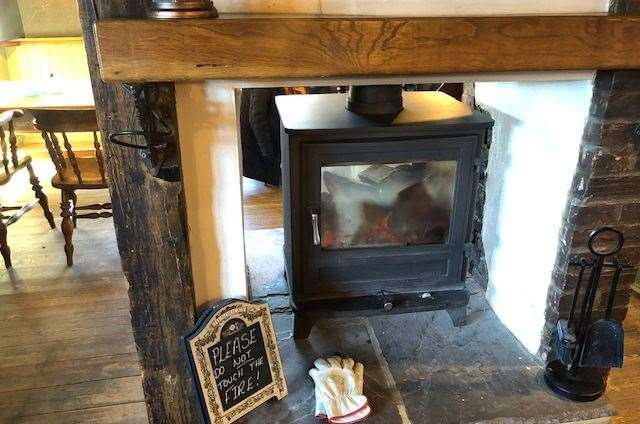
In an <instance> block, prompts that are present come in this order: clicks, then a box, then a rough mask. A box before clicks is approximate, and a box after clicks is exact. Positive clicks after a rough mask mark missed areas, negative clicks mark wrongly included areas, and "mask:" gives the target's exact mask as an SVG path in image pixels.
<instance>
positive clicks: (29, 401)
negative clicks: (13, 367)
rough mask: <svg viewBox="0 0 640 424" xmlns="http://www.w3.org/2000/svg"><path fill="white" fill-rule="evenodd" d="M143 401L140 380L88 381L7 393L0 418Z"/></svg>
mask: <svg viewBox="0 0 640 424" xmlns="http://www.w3.org/2000/svg"><path fill="white" fill-rule="evenodd" d="M143 400H144V396H143V394H142V387H141V385H140V377H139V376H134V377H123V378H114V379H107V380H99V381H89V382H83V383H77V384H67V385H64V386H55V387H46V388H41V389H29V390H19V391H14V392H6V393H3V394H2V397H0V419H4V420H15V419H16V418H18V417H23V416H30V415H39V414H49V413H53V412H65V411H75V410H80V409H87V408H96V407H101V406H111V405H118V404H122V403H131V402H140V401H143Z"/></svg>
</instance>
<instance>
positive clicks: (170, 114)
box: [108, 83, 180, 181]
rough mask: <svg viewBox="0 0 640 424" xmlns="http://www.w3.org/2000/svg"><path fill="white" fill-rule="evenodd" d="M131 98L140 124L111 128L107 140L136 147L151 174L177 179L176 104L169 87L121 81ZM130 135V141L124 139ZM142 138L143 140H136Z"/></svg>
mask: <svg viewBox="0 0 640 424" xmlns="http://www.w3.org/2000/svg"><path fill="white" fill-rule="evenodd" d="M123 86H124V88H125V90H126V91H127V92H128V93H129V94H131V95H132V96H133V97H134V101H135V106H136V115H137V118H138V122H139V123H140V127H141V128H142V130H138V129H128V130H122V131H114V132H112V133H111V134H109V137H108V139H109V142H111V143H113V144H117V145H119V146H122V147H127V148H131V149H137V150H138V152H139V154H140V157H141V158H142V160H143V162H144V163H145V165H146V166H147V168H148V169H149V172H150V173H151V175H153V176H154V177H157V178H160V179H163V180H165V181H179V180H180V166H179V160H178V143H177V134H176V133H175V129H174V127H175V126H174V124H173V123H174V122H175V104H174V102H173V100H172V99H173V89H172V86H170V85H167V84H161V83H145V84H123ZM123 138H129V139H131V140H132V142H129V141H123ZM141 138H142V139H143V141H142V142H135V141H136V140H140V139H141Z"/></svg>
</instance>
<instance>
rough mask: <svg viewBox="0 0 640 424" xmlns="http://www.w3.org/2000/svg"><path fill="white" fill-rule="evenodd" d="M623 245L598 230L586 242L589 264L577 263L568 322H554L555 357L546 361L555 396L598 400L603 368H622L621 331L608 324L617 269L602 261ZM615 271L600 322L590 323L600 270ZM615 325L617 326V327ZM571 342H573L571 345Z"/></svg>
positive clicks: (615, 236) (608, 230)
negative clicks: (577, 316) (578, 308)
mask: <svg viewBox="0 0 640 424" xmlns="http://www.w3.org/2000/svg"><path fill="white" fill-rule="evenodd" d="M623 243H624V237H623V236H622V233H620V232H619V231H617V230H615V229H613V228H611V227H602V228H599V229H597V230H595V231H592V232H591V234H590V235H589V239H588V247H589V251H590V252H591V253H592V255H593V258H592V260H591V261H587V260H586V259H581V260H580V266H581V273H580V275H579V277H578V283H577V285H576V291H575V293H574V299H573V303H572V308H571V313H570V317H569V320H567V322H566V324H565V323H563V322H558V325H557V327H558V335H557V339H556V344H557V350H558V352H557V355H558V357H557V358H556V359H555V360H553V361H550V362H549V363H548V364H547V366H546V368H545V373H544V377H545V382H546V383H547V385H548V386H549V387H550V388H551V389H552V390H553V391H555V392H556V393H558V394H559V395H561V396H563V397H566V398H568V399H571V400H576V401H583V402H585V401H592V400H595V399H597V398H599V397H600V396H601V395H602V393H603V392H604V389H605V387H606V380H605V378H604V377H603V374H604V373H603V368H609V367H610V366H615V365H617V364H620V365H622V359H621V355H622V340H623V339H622V328H621V327H617V326H616V325H615V324H618V323H616V322H614V321H612V320H610V315H611V308H612V307H613V296H615V289H616V286H617V282H618V279H619V277H620V270H621V267H620V265H619V264H618V262H617V260H616V261H614V262H613V263H605V261H604V260H605V258H606V257H609V256H613V255H615V254H616V253H617V252H619V251H620V249H621V248H622V245H623ZM587 267H589V268H591V275H590V278H589V284H588V286H587V288H586V290H585V293H584V298H583V301H582V307H581V309H582V310H581V312H580V319H579V321H578V325H577V326H574V325H573V319H574V317H573V315H574V313H575V306H576V303H577V297H579V291H580V285H581V283H582V276H583V274H584V272H583V271H584V269H585V268H587ZM604 267H614V268H616V273H615V275H614V278H613V280H612V287H611V292H610V296H609V301H608V305H607V313H606V315H605V319H604V320H600V321H603V322H596V323H592V322H591V312H592V310H593V306H594V301H595V298H596V293H597V290H598V285H599V283H600V277H601V275H602V269H603V268H604ZM618 325H619V324H618ZM574 340H575V341H574Z"/></svg>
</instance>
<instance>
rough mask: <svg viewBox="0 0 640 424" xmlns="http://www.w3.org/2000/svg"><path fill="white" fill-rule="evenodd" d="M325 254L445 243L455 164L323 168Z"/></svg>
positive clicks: (419, 162) (433, 163) (322, 197)
mask: <svg viewBox="0 0 640 424" xmlns="http://www.w3.org/2000/svg"><path fill="white" fill-rule="evenodd" d="M321 175H322V181H321V185H322V187H321V214H320V216H321V225H320V228H321V232H320V233H321V239H320V245H321V247H322V248H323V249H346V248H354V247H372V246H408V245H419V244H436V243H445V242H446V241H447V239H448V235H449V226H450V221H451V209H452V204H453V193H454V185H455V178H456V161H442V160H440V161H437V160H425V161H418V162H405V163H386V164H348V165H336V166H323V167H322V172H321Z"/></svg>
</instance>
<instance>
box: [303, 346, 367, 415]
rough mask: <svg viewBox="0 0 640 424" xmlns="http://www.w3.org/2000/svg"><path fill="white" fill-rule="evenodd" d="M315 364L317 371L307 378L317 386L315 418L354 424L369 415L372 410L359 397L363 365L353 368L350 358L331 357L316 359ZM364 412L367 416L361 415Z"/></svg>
mask: <svg viewBox="0 0 640 424" xmlns="http://www.w3.org/2000/svg"><path fill="white" fill-rule="evenodd" d="M314 365H315V366H316V368H312V369H311V370H309V375H310V376H311V378H313V382H314V383H315V385H316V390H315V394H316V417H318V418H323V417H328V418H329V420H330V421H331V422H337V423H351V422H355V421H354V419H355V418H357V420H361V419H363V418H366V416H368V414H369V413H370V412H371V410H370V408H369V406H368V403H367V398H366V397H365V396H363V395H362V387H363V384H364V378H363V374H364V367H363V365H362V364H360V363H358V364H356V365H355V367H354V361H353V359H351V358H344V359H341V358H338V357H331V358H328V359H327V360H325V359H322V358H319V359H316V361H315V362H314ZM367 410H368V411H367ZM364 411H367V412H366V415H364V416H361V415H362V413H363V412H364ZM356 413H357V417H356ZM350 414H354V416H353V417H352V416H350ZM358 417H359V418H358Z"/></svg>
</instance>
